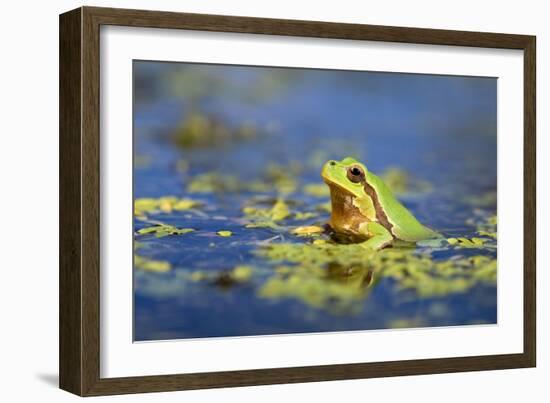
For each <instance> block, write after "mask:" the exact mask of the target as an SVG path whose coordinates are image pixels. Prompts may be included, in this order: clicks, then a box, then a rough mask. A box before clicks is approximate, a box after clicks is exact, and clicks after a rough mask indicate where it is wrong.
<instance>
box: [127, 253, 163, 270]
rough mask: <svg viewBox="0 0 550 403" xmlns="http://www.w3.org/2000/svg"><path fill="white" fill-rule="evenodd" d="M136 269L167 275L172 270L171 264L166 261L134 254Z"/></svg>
mask: <svg viewBox="0 0 550 403" xmlns="http://www.w3.org/2000/svg"><path fill="white" fill-rule="evenodd" d="M134 267H135V268H136V269H138V270H143V271H149V272H154V273H166V272H168V271H170V270H171V269H172V265H171V264H170V262H167V261H165V260H154V259H150V258H146V257H143V256H140V255H137V254H134Z"/></svg>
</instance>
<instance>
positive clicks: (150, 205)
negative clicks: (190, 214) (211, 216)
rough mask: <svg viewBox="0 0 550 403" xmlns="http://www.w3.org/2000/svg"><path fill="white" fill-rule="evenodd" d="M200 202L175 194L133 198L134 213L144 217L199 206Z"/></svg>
mask: <svg viewBox="0 0 550 403" xmlns="http://www.w3.org/2000/svg"><path fill="white" fill-rule="evenodd" d="M201 205H202V203H201V202H199V201H197V200H192V199H188V198H177V197H175V196H163V197H159V198H138V199H135V200H134V214H135V215H136V216H137V217H144V216H146V215H147V214H151V213H158V212H163V213H171V212H172V211H184V210H189V209H192V208H196V207H199V206H201Z"/></svg>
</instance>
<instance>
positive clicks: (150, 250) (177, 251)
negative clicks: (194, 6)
mask: <svg viewBox="0 0 550 403" xmlns="http://www.w3.org/2000/svg"><path fill="white" fill-rule="evenodd" d="M535 165H536V164H535V37H533V36H526V35H513V34H498V33H481V32H459V31H446V30H433V29H419V28H401V27H385V26H373V25H353V24H338V23H328V22H313V21H294V20H274V19H261V18H249V17H228V16H215V15H200V14H185V13H170V12H157V11H138V10H120V9H107V8H94V7H82V8H79V9H76V10H73V11H70V12H67V13H65V14H62V15H61V17H60V181H61V184H60V386H61V388H63V389H65V390H67V391H70V392H72V393H75V394H78V395H82V396H90V395H106V394H118V393H137V392H153V391H168V390H185V389H196V388H212V387H228V386H244V385H260V384H274V383H290V382H310V381H323V380H336V379H353V378H368V377H383V376H398V375H413V374H428V373H444V372H456V371H477V370H490V369H503V368H520V367H531V366H534V365H535V356H536V354H535V338H536V337H535V334H536V333H535V300H536V297H535V234H536V230H535V192H536V190H535V179H536V176H535ZM497 207H498V208H497ZM497 226H498V230H497Z"/></svg>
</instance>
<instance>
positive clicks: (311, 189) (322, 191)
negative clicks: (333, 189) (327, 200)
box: [304, 183, 330, 197]
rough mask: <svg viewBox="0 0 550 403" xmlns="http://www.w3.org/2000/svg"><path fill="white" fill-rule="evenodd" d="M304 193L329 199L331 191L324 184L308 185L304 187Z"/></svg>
mask: <svg viewBox="0 0 550 403" xmlns="http://www.w3.org/2000/svg"><path fill="white" fill-rule="evenodd" d="M304 193H306V194H308V195H310V196H315V197H328V196H329V194H330V189H329V188H328V186H326V185H325V184H323V183H308V184H307V185H305V186H304Z"/></svg>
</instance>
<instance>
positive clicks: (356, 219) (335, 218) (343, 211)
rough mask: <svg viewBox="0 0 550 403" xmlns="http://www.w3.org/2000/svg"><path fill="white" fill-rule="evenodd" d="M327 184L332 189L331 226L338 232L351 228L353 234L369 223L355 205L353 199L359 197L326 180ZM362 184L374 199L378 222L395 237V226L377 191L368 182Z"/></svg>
mask: <svg viewBox="0 0 550 403" xmlns="http://www.w3.org/2000/svg"><path fill="white" fill-rule="evenodd" d="M325 183H326V184H327V185H328V187H329V189H330V198H331V205H332V213H331V217H330V224H331V226H332V227H333V228H334V229H335V230H336V231H337V232H338V230H339V229H342V228H344V227H347V228H349V229H350V230H351V231H352V232H353V231H354V230H357V227H358V226H359V225H360V224H361V223H363V222H365V221H369V220H368V219H367V218H366V217H365V216H364V215H363V214H361V211H360V210H359V209H358V208H357V207H356V206H355V205H354V204H353V199H354V198H356V197H357V196H356V195H354V194H353V193H352V192H350V191H349V190H347V189H345V188H343V187H342V186H340V185H338V184H336V183H334V182H331V181H328V180H326V179H325ZM362 184H363V188H364V191H365V193H366V194H367V195H368V196H369V197H370V198H371V199H372V202H373V204H374V209H375V211H376V220H377V221H378V222H379V223H380V224H381V225H383V226H384V227H385V228H386V229H387V230H388V231H389V232H390V233H391V234H392V235H393V232H392V227H393V224H392V223H391V222H390V220H389V219H388V216H387V215H386V213H385V212H384V209H383V208H382V205H381V204H380V200H379V199H378V195H377V194H376V191H375V190H374V188H373V187H372V186H371V185H369V184H368V183H367V182H366V181H364V182H363V183H362Z"/></svg>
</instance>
